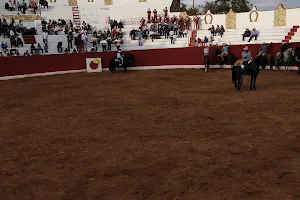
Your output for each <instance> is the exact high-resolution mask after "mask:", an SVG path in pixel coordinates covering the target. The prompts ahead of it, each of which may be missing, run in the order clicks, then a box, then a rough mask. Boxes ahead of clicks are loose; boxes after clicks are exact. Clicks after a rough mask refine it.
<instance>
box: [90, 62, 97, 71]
mask: <svg viewBox="0 0 300 200" xmlns="http://www.w3.org/2000/svg"><path fill="white" fill-rule="evenodd" d="M90 68H91V69H94V70H95V69H98V64H95V63H94V61H91V62H90Z"/></svg>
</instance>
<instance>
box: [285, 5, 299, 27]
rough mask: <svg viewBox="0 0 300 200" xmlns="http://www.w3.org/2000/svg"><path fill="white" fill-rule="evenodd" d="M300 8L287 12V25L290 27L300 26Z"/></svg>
mask: <svg viewBox="0 0 300 200" xmlns="http://www.w3.org/2000/svg"><path fill="white" fill-rule="evenodd" d="M299 16H300V8H293V9H287V10H286V25H287V26H288V27H290V26H295V25H300V17H299Z"/></svg>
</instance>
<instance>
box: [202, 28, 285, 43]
mask: <svg viewBox="0 0 300 200" xmlns="http://www.w3.org/2000/svg"><path fill="white" fill-rule="evenodd" d="M289 30H290V28H286V27H285V28H269V29H259V30H258V31H259V32H260V33H259V36H258V37H257V40H255V39H254V38H253V39H252V41H251V42H248V39H249V37H248V38H245V41H244V42H243V40H242V38H243V37H242V34H243V33H244V32H245V29H228V30H225V33H224V35H223V37H220V36H214V40H215V41H214V42H213V44H214V45H221V44H222V43H231V44H260V43H262V42H266V43H271V42H273V43H281V42H282V40H283V39H284V37H285V36H286V35H287V34H288V32H289ZM205 36H207V37H210V36H211V33H210V31H209V30H199V31H198V32H197V38H200V39H204V37H205Z"/></svg>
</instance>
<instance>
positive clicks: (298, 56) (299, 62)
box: [295, 47, 300, 74]
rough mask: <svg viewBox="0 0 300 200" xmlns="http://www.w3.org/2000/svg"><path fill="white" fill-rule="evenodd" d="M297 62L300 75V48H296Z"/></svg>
mask: <svg viewBox="0 0 300 200" xmlns="http://www.w3.org/2000/svg"><path fill="white" fill-rule="evenodd" d="M295 60H296V62H297V65H298V74H300V47H296V55H295Z"/></svg>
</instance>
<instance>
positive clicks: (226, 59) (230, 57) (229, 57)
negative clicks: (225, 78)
mask: <svg viewBox="0 0 300 200" xmlns="http://www.w3.org/2000/svg"><path fill="white" fill-rule="evenodd" d="M221 53H222V51H221V50H220V49H216V54H217V57H218V59H219V61H220V67H221V68H223V66H224V64H226V63H228V64H230V65H231V67H233V65H234V63H235V62H236V58H235V56H234V55H233V54H230V53H228V54H227V56H224V60H222V58H221Z"/></svg>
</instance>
